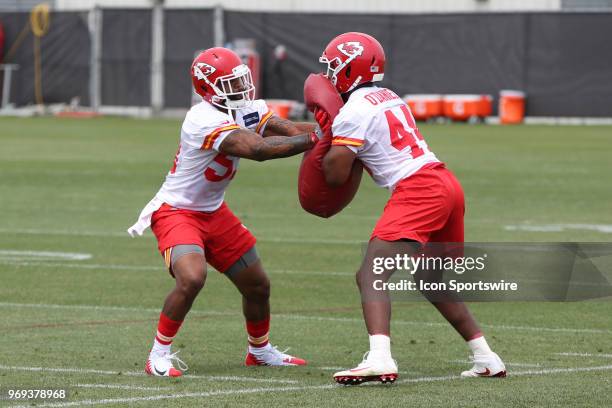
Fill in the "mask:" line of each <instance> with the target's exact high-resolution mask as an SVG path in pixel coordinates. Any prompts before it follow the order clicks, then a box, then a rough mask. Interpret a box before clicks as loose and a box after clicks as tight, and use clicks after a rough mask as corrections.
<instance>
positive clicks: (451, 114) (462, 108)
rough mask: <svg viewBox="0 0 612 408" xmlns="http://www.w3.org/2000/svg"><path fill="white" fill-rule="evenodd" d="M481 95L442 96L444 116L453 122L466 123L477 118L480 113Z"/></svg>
mask: <svg viewBox="0 0 612 408" xmlns="http://www.w3.org/2000/svg"><path fill="white" fill-rule="evenodd" d="M481 103H482V96H481V95H444V97H443V98H442V104H443V106H444V116H446V117H447V118H449V119H451V120H454V121H466V120H468V119H469V118H471V117H478V116H479V113H480V112H481V110H480V109H481Z"/></svg>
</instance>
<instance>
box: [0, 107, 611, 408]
mask: <svg viewBox="0 0 612 408" xmlns="http://www.w3.org/2000/svg"><path fill="white" fill-rule="evenodd" d="M179 126H180V122H179V121H174V120H128V119H111V118H105V119H93V120H68V119H65V120H58V119H49V118H44V119H6V118H4V119H0V214H1V215H0V220H1V221H0V232H1V234H0V282H1V283H0V313H1V316H2V318H1V319H0V325H1V326H0V330H1V332H0V333H1V334H0V335H1V336H2V341H1V342H0V344H1V347H0V389H2V392H3V393H6V390H7V388H41V387H45V388H49V387H67V388H69V391H70V393H71V395H70V398H69V399H68V400H67V401H63V402H60V403H58V404H59V405H58V406H72V405H75V406H78V405H81V404H83V405H98V404H100V405H101V404H105V405H108V406H125V405H130V406H147V405H150V406H164V407H165V406H172V407H174V406H176V407H179V406H181V407H184V406H238V405H240V406H266V407H272V406H278V407H285V406H298V405H299V406H302V407H304V406H312V407H321V406H336V407H339V406H400V405H401V406H405V407H449V406H462V407H474V406H485V407H502V406H503V407H507V406H513V407H521V406H525V407H537V406H545V407H550V406H559V407H565V406H590V407H598V408H599V407H604V406H610V404H611V397H610V395H612V325H611V322H612V319H611V316H612V303H610V302H609V301H608V302H604V301H597V302H579V303H479V304H473V306H472V309H473V312H474V313H475V314H476V316H477V317H478V318H479V320H480V321H481V323H482V325H483V327H484V328H485V330H486V332H485V333H486V334H487V335H488V339H489V342H490V343H491V344H492V346H493V347H494V348H495V350H496V351H497V352H498V353H499V354H500V355H501V356H502V357H503V358H504V359H505V361H506V363H507V365H508V368H509V370H510V372H509V377H508V378H506V379H504V380H488V379H476V380H460V379H458V378H457V375H458V374H459V372H460V371H461V370H463V369H466V368H468V367H469V365H468V364H467V362H466V357H467V355H468V351H467V348H466V347H465V344H464V342H463V341H462V340H461V339H460V337H459V336H458V335H457V334H455V333H454V332H453V330H452V329H451V328H450V326H448V325H446V324H445V323H444V322H443V320H442V318H441V317H440V316H438V315H437V312H435V310H434V309H433V308H432V307H431V306H429V305H427V304H425V303H406V302H404V303H396V304H395V309H394V324H393V329H392V330H393V350H394V357H395V358H396V359H397V360H398V364H399V367H400V379H399V380H398V382H397V383H396V384H395V385H393V386H362V387H357V388H342V387H339V386H336V385H335V384H333V383H332V381H331V374H332V373H333V371H334V370H335V369H336V368H347V367H349V366H351V367H352V366H354V365H356V364H357V363H358V362H359V361H361V356H362V354H363V352H364V351H366V348H367V335H366V333H365V329H364V326H363V323H362V320H361V314H360V307H359V298H358V294H357V289H356V287H355V284H354V278H353V271H354V270H355V269H356V268H357V267H358V265H359V263H360V256H361V246H360V243H361V242H364V241H365V240H367V238H368V237H369V233H370V231H371V229H372V227H373V225H374V223H375V221H376V219H377V216H378V214H379V213H380V212H381V210H382V207H383V205H384V203H385V200H386V198H387V196H388V193H387V192H385V191H384V190H382V189H378V188H376V187H375V186H374V185H373V183H372V182H371V181H370V180H369V179H368V180H365V179H364V182H363V183H362V186H361V189H360V192H359V194H358V196H357V197H356V198H355V200H354V201H353V203H352V204H351V205H350V207H349V208H347V209H346V210H345V211H344V212H343V213H341V214H340V215H338V216H336V217H334V218H333V219H330V220H321V219H317V218H315V217H313V216H310V215H307V214H306V213H305V212H304V211H303V210H301V208H300V206H299V203H298V201H297V193H296V184H297V183H296V176H297V166H298V163H299V159H298V158H292V159H285V160H277V161H272V162H267V163H251V162H247V161H245V160H243V161H242V163H241V167H240V170H239V171H238V174H237V176H236V179H235V180H234V181H233V183H232V185H231V186H230V189H229V192H228V195H227V202H228V203H229V205H230V207H231V208H232V209H233V210H234V212H236V213H237V214H238V215H239V216H240V217H241V218H242V220H243V222H244V223H245V224H246V225H247V226H248V227H249V228H250V229H251V230H252V231H253V232H254V234H255V235H256V236H257V237H258V239H259V243H258V248H259V252H260V254H261V256H262V259H263V261H264V266H265V267H266V269H267V271H268V272H269V274H270V276H271V278H272V310H273V320H272V322H273V323H272V342H273V343H275V344H278V345H279V346H280V347H281V348H284V347H288V346H291V352H293V353H295V354H296V355H299V356H301V357H304V358H306V359H308V360H309V363H310V365H309V366H308V367H306V368H282V369H275V368H255V369H247V368H244V367H243V366H242V363H243V358H244V353H245V346H246V338H245V332H244V328H243V326H244V324H243V320H242V317H241V314H240V297H239V295H238V293H237V292H236V291H235V290H234V288H233V286H232V285H231V284H230V283H229V282H228V281H227V280H226V279H225V278H224V277H223V276H219V275H218V274H217V273H216V272H214V271H211V272H210V273H209V278H208V280H207V283H206V285H207V286H206V287H205V288H204V290H203V292H202V293H201V294H200V297H199V299H198V300H197V301H196V303H195V306H194V310H193V311H192V313H191V314H190V315H189V316H188V318H187V321H186V323H185V325H184V329H183V330H182V331H181V332H180V333H179V336H178V338H177V340H176V341H175V347H174V348H175V350H176V349H180V350H181V355H182V358H183V359H184V360H185V361H186V362H187V363H188V364H189V365H190V370H189V371H188V375H187V376H186V377H184V378H182V379H179V380H163V379H156V378H149V377H146V376H144V373H143V365H144V361H145V358H146V356H147V353H148V350H149V347H150V344H151V341H152V339H153V336H154V334H155V324H156V321H157V316H158V313H159V309H160V307H161V303H162V300H163V299H164V297H165V295H166V293H167V291H168V290H169V289H170V288H171V287H172V286H173V281H172V279H171V278H170V277H169V276H168V274H167V273H166V272H165V271H164V268H163V264H162V260H161V257H160V256H159V254H158V253H157V252H156V245H155V240H154V238H153V236H152V235H151V234H150V232H148V233H147V235H146V236H145V237H143V238H139V239H131V238H129V237H128V236H127V234H126V233H125V229H126V228H127V227H129V226H130V225H131V224H132V223H133V222H134V221H135V220H136V218H137V215H138V213H139V211H140V209H141V208H142V207H143V206H144V205H145V204H146V203H147V201H148V200H149V199H150V198H151V197H152V196H153V195H154V194H155V192H156V191H157V189H158V187H159V185H160V184H161V182H162V180H163V177H164V175H165V173H166V172H167V171H168V169H169V168H170V166H171V162H172V159H173V157H174V153H175V151H176V146H177V141H178V132H179ZM421 130H422V133H423V134H424V136H425V138H426V139H427V140H428V142H429V144H430V146H431V147H432V149H433V150H434V151H435V152H436V153H437V154H438V156H439V157H440V158H441V159H442V160H444V161H446V162H447V163H448V165H449V167H450V168H451V169H452V170H453V171H455V172H456V174H457V175H458V177H459V179H460V180H461V182H462V183H463V186H464V189H465V191H466V197H467V214H466V239H467V240H469V241H485V242H486V241H596V242H601V241H611V240H612V234H611V233H609V232H605V231H606V226H608V229H609V228H610V225H612V188H611V187H612V184H611V179H610V177H611V176H612V160H611V158H612V128H611V127H555V126H541V127H539V126H522V127H495V126H458V125H455V126H421ZM551 226H552V227H551ZM542 229H544V230H546V229H548V231H540V230H542ZM62 253H63V254H64V255H61V254H62ZM65 253H76V254H81V255H82V254H86V255H87V254H90V255H91V257H90V258H87V259H81V258H86V256H79V255H72V256H71V255H66V254H65ZM60 255H61V256H60ZM15 404H17V405H18V403H16V402H7V401H1V400H0V405H2V406H5V405H6V406H13V405H15Z"/></svg>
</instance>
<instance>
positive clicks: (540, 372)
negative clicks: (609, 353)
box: [395, 365, 612, 384]
mask: <svg viewBox="0 0 612 408" xmlns="http://www.w3.org/2000/svg"><path fill="white" fill-rule="evenodd" d="M608 370H612V365H605V366H597V367H573V368H546V369H541V370H525V371H510V372H509V373H508V377H521V376H526V375H547V374H564V373H580V372H588V371H608ZM458 379H462V377H460V376H458V375H446V376H442V377H417V378H406V379H402V380H397V381H396V382H395V383H396V384H408V383H419V382H435V381H448V380H458ZM463 380H465V381H472V380H473V379H463Z"/></svg>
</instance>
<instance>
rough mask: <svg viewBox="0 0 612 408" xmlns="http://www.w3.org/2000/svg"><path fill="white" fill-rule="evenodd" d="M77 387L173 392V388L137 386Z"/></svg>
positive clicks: (95, 385) (78, 385) (84, 385)
mask: <svg viewBox="0 0 612 408" xmlns="http://www.w3.org/2000/svg"><path fill="white" fill-rule="evenodd" d="M75 387H79V388H111V389H118V390H141V391H164V390H171V388H169V387H166V388H162V387H139V386H137V385H124V384H77V385H75Z"/></svg>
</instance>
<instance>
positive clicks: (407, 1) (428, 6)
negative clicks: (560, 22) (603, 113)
mask: <svg viewBox="0 0 612 408" xmlns="http://www.w3.org/2000/svg"><path fill="white" fill-rule="evenodd" d="M0 1H1V0H0ZM151 3H152V0H55V4H56V8H57V9H59V10H62V9H64V10H66V9H89V8H91V7H93V6H94V5H99V6H101V7H150V6H151ZM165 4H166V6H167V7H177V8H198V7H200V8H202V7H204V8H210V7H214V6H215V5H218V4H222V5H223V7H224V8H226V9H230V10H245V11H302V12H313V11H321V12H338V13H377V12H378V13H393V12H398V13H429V12H473V11H519V10H520V11H531V10H538V11H544V10H550V11H552V10H560V9H561V0H427V1H424V0H349V1H347V0H343V1H342V0H225V1H222V0H165Z"/></svg>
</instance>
